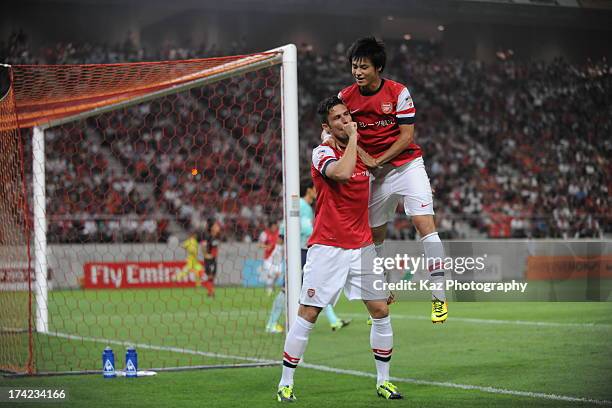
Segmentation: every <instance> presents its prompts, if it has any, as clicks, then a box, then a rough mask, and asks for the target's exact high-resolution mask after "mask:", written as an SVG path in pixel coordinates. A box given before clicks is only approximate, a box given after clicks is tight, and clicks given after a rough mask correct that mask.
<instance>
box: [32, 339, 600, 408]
mask: <svg viewBox="0 0 612 408" xmlns="http://www.w3.org/2000/svg"><path fill="white" fill-rule="evenodd" d="M40 334H46V335H48V336H54V337H60V338H64V339H70V340H80V341H92V342H97V343H106V344H116V345H121V346H127V345H130V346H134V347H136V348H141V349H145V350H158V351H169V352H174V353H181V354H191V355H199V356H208V357H217V358H226V359H231V360H245V361H252V362H258V363H271V362H275V361H274V360H268V359H262V358H255V357H241V356H233V355H228V354H219V353H210V352H206V351H199V350H192V349H187V348H182V347H168V346H157V345H153V344H146V343H134V342H130V341H126V340H113V339H105V338H100V337H87V336H78V335H74V334H68V333H60V332H47V333H40ZM276 362H277V363H278V365H279V366H280V360H279V361H276ZM300 367H304V368H310V369H312V370H317V371H323V372H328V373H334V374H345V375H352V376H356V377H366V378H376V374H374V373H369V372H365V371H358V370H347V369H342V368H335V367H328V366H324V365H319V364H310V363H305V362H302V363H301V364H300ZM390 379H391V380H392V381H396V382H402V383H409V384H416V385H427V386H433V387H444V388H456V389H461V390H467V391H481V392H486V393H489V394H500V395H513V396H517V397H527V398H540V399H547V400H553V401H567V402H586V403H591V404H597V405H612V401H608V400H598V399H593V398H585V397H572V396H568V395H557V394H546V393H543V392H531V391H517V390H508V389H505V388H496V387H485V386H480V385H470V384H457V383H452V382H441V381H428V380H418V379H415V378H405V377H390Z"/></svg>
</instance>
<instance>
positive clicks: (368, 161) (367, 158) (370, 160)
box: [357, 146, 378, 169]
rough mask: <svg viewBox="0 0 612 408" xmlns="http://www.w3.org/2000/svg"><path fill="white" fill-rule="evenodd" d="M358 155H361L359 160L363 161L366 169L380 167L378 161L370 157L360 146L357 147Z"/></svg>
mask: <svg viewBox="0 0 612 408" xmlns="http://www.w3.org/2000/svg"><path fill="white" fill-rule="evenodd" d="M357 154H358V155H359V158H360V159H361V161H362V162H363V164H365V166H366V167H368V168H370V169H375V168H376V167H378V163H376V159H374V158H373V157H372V156H370V155H369V154H368V153H367V152H366V151H365V150H363V149H362V148H361V147H359V146H357Z"/></svg>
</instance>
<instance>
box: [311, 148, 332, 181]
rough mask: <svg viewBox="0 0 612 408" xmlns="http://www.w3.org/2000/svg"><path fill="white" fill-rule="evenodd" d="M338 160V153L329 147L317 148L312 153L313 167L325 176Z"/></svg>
mask: <svg viewBox="0 0 612 408" xmlns="http://www.w3.org/2000/svg"><path fill="white" fill-rule="evenodd" d="M336 160H338V157H337V156H336V153H334V151H333V150H332V148H331V147H329V146H323V145H321V146H317V147H316V148H315V149H314V150H313V151H312V165H313V166H314V168H315V169H317V171H318V172H319V173H321V174H322V175H323V176H325V170H326V169H327V166H329V165H330V164H331V163H333V162H335V161H336Z"/></svg>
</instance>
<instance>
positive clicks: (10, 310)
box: [0, 91, 32, 371]
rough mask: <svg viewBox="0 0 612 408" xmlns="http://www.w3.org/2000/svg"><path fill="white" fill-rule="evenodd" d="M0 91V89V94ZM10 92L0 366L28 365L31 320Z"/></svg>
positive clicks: (2, 185)
mask: <svg viewBox="0 0 612 408" xmlns="http://www.w3.org/2000/svg"><path fill="white" fill-rule="evenodd" d="M0 97H1V95H0ZM14 103H15V102H14V94H13V92H12V91H10V92H9V93H8V94H7V95H5V97H4V98H3V99H2V100H0V121H1V122H2V123H7V124H9V123H10V124H12V126H11V127H10V128H7V129H0V155H1V157H0V370H7V371H28V369H29V367H30V363H31V355H30V354H31V353H30V343H29V342H30V337H29V329H30V322H31V314H30V310H31V308H30V297H29V296H30V293H29V282H28V280H29V279H31V278H32V276H31V273H30V272H31V265H30V263H29V262H28V261H29V257H28V222H27V219H28V217H27V210H26V208H27V207H26V196H25V184H24V180H23V167H22V166H23V162H22V146H21V140H20V138H19V130H18V128H17V126H16V124H17V122H16V120H17V117H16V115H15V111H14Z"/></svg>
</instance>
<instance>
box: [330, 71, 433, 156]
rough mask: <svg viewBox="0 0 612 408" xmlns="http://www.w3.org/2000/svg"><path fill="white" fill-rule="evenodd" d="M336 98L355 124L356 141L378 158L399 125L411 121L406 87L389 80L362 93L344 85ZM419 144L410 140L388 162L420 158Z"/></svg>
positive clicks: (410, 101)
mask: <svg viewBox="0 0 612 408" xmlns="http://www.w3.org/2000/svg"><path fill="white" fill-rule="evenodd" d="M338 97H339V98H340V99H341V100H342V102H344V104H345V105H346V107H347V108H348V109H349V112H350V113H351V116H352V117H353V120H354V121H355V122H357V125H358V126H359V135H360V137H359V144H360V146H361V147H363V149H364V150H365V151H366V152H368V153H369V154H370V155H371V156H372V157H379V156H380V155H381V154H383V153H384V152H385V151H386V150H388V149H389V148H390V147H391V145H392V144H393V143H394V142H395V141H396V140H397V137H398V136H399V134H400V129H399V125H411V124H413V123H414V119H415V113H416V110H415V108H414V102H413V101H412V97H411V96H410V92H408V89H407V88H406V87H405V86H404V85H402V84H400V83H398V82H395V81H391V80H390V79H382V84H381V86H380V88H379V89H378V91H376V92H375V93H374V94H371V95H363V94H362V93H361V91H360V90H359V86H357V84H353V85H351V86H348V87H346V88H344V89H343V90H342V91H340V93H339V94H338ZM421 155H422V153H421V147H420V146H419V145H417V144H415V143H412V144H411V145H410V146H408V148H407V149H406V150H405V151H403V152H401V153H400V154H398V155H397V156H396V157H395V158H393V159H392V160H391V161H390V163H391V164H393V165H394V166H396V167H398V166H401V165H403V164H406V163H408V162H411V161H412V160H414V159H416V158H417V157H420V156H421Z"/></svg>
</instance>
